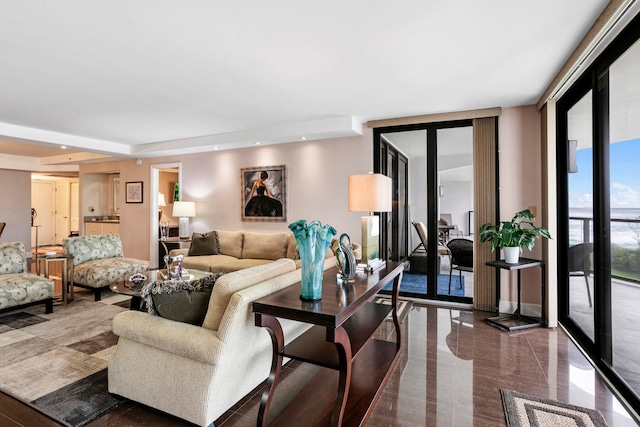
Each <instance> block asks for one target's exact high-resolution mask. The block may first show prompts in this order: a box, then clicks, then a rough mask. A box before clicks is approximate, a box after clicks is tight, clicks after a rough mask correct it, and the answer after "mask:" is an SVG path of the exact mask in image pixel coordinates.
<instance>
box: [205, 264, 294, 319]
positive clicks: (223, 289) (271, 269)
mask: <svg viewBox="0 0 640 427" xmlns="http://www.w3.org/2000/svg"><path fill="white" fill-rule="evenodd" d="M295 268H296V267H295V263H294V262H293V261H292V260H290V259H286V258H285V259H279V260H277V261H274V262H271V263H269V264H265V265H260V266H257V267H252V268H247V269H245V270H239V271H234V272H233V273H229V274H225V275H224V276H222V277H220V278H219V279H218V280H217V281H216V285H215V286H214V287H213V292H212V293H211V299H210V300H209V308H208V310H207V315H206V316H205V318H204V322H203V323H202V327H203V328H207V329H214V330H217V329H218V327H219V326H220V321H221V320H222V316H223V315H224V312H225V310H226V309H227V305H228V304H229V300H230V299H231V296H232V295H233V294H234V293H236V292H237V291H239V290H241V289H245V288H248V287H249V286H253V285H256V284H258V283H260V282H263V281H265V280H269V279H271V278H274V277H276V276H279V275H281V274H284V273H288V272H289V271H293V270H295Z"/></svg>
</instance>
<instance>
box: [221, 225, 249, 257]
mask: <svg viewBox="0 0 640 427" xmlns="http://www.w3.org/2000/svg"><path fill="white" fill-rule="evenodd" d="M216 231H217V234H218V242H219V245H220V246H219V248H220V253H221V254H222V255H229V256H232V257H236V258H242V241H243V238H244V233H243V232H242V231H224V230H216Z"/></svg>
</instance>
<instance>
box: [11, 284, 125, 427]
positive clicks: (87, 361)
mask: <svg viewBox="0 0 640 427" xmlns="http://www.w3.org/2000/svg"><path fill="white" fill-rule="evenodd" d="M107 292H108V294H105V295H104V296H103V300H102V301H94V300H93V292H89V291H87V292H83V291H79V292H76V294H75V300H74V301H73V302H71V303H70V304H69V305H66V306H65V305H56V306H54V310H53V313H51V314H44V308H43V307H42V306H34V307H28V308H25V309H22V310H20V311H16V312H12V313H11V314H7V315H4V316H2V317H0V390H1V391H3V392H5V393H7V394H8V395H10V396H12V397H15V398H16V399H18V400H20V401H22V402H24V403H26V404H27V405H29V406H32V407H33V408H35V409H36V410H38V411H40V412H42V413H44V414H46V415H47V416H49V417H51V418H53V419H55V420H56V421H58V422H60V423H62V424H63V425H66V426H73V427H81V426H84V425H86V424H87V423H89V422H91V421H93V420H95V419H97V418H99V417H100V416H102V415H103V414H105V413H107V412H109V411H110V410H112V409H114V408H115V407H116V406H118V405H120V404H121V403H123V402H125V401H126V400H125V399H123V398H121V397H118V396H114V395H111V394H109V393H108V391H107V369H106V368H107V364H108V360H109V358H110V357H111V355H112V354H113V352H114V351H115V349H116V345H117V340H118V337H117V336H116V335H114V334H113V332H111V320H112V319H113V317H114V316H115V315H116V314H118V313H120V312H122V311H125V310H127V307H128V300H129V299H130V297H123V296H120V295H115V294H112V293H111V292H110V291H107Z"/></svg>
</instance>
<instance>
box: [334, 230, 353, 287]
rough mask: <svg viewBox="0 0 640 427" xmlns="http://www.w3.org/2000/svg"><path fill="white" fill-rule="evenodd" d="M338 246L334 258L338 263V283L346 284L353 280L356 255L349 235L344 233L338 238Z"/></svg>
mask: <svg viewBox="0 0 640 427" xmlns="http://www.w3.org/2000/svg"><path fill="white" fill-rule="evenodd" d="M338 243H339V246H338V248H337V249H336V259H337V263H338V271H339V272H338V283H339V284H347V283H352V282H355V279H354V278H355V277H356V257H355V256H354V255H353V246H352V245H351V239H350V238H349V235H348V234H346V233H344V234H342V235H341V236H340V239H339V240H338Z"/></svg>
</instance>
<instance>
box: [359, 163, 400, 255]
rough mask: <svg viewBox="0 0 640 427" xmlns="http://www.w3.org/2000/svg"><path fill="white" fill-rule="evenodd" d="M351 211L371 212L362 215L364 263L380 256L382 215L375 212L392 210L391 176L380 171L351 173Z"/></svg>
mask: <svg viewBox="0 0 640 427" xmlns="http://www.w3.org/2000/svg"><path fill="white" fill-rule="evenodd" d="M349 211H350V212H369V215H367V216H363V217H362V261H361V262H362V263H365V264H370V261H374V260H377V259H378V257H379V256H380V243H379V241H380V238H379V236H380V217H379V216H377V215H373V212H389V211H391V178H389V177H387V176H384V175H382V174H379V173H375V174H374V173H370V174H368V175H349Z"/></svg>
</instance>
